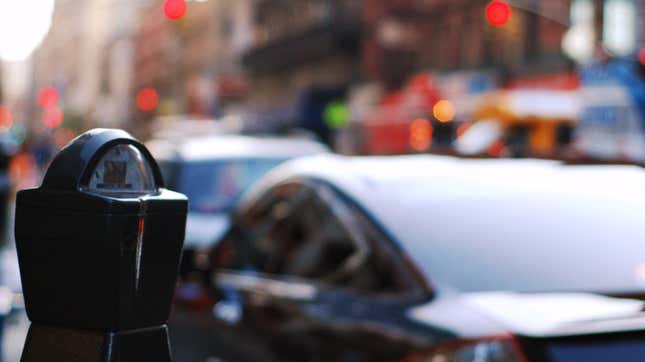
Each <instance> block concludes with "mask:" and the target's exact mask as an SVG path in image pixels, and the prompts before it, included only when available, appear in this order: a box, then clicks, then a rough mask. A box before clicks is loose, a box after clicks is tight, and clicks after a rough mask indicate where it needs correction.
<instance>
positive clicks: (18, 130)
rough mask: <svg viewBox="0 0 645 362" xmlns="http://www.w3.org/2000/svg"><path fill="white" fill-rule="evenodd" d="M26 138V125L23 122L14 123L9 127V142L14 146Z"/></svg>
mask: <svg viewBox="0 0 645 362" xmlns="http://www.w3.org/2000/svg"><path fill="white" fill-rule="evenodd" d="M26 139H27V127H26V126H25V125H23V124H14V125H13V127H11V129H9V142H10V143H11V144H12V145H13V146H14V147H19V146H20V145H22V144H23V143H25V140H26Z"/></svg>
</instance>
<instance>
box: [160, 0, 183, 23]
mask: <svg viewBox="0 0 645 362" xmlns="http://www.w3.org/2000/svg"><path fill="white" fill-rule="evenodd" d="M186 8H187V6H186V0H166V2H165V3H164V6H163V11H164V14H166V17H167V18H168V19H170V20H179V19H181V18H182V17H183V16H184V15H185V14H186Z"/></svg>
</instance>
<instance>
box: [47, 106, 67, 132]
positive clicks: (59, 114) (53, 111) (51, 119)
mask: <svg viewBox="0 0 645 362" xmlns="http://www.w3.org/2000/svg"><path fill="white" fill-rule="evenodd" d="M43 123H44V124H45V126H46V127H47V128H57V127H59V126H60V125H61V124H63V111H62V110H61V109H60V108H58V107H54V108H50V109H46V110H45V111H44V112H43Z"/></svg>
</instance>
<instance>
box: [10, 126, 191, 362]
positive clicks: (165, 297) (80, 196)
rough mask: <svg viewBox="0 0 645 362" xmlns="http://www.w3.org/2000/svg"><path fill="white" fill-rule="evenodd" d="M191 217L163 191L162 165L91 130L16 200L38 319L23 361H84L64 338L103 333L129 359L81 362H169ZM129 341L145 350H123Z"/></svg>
mask: <svg viewBox="0 0 645 362" xmlns="http://www.w3.org/2000/svg"><path fill="white" fill-rule="evenodd" d="M186 213H187V199H186V197H185V196H184V195H181V194H178V193H175V192H173V191H170V190H167V189H165V188H164V187H163V180H162V178H161V173H160V171H159V168H158V166H157V164H156V162H155V160H154V159H153V158H152V156H151V155H150V153H149V152H148V151H147V149H146V148H145V147H144V146H143V145H142V144H141V143H139V142H138V141H136V140H135V139H133V138H132V137H131V136H130V135H129V134H127V133H126V132H123V131H119V130H94V131H90V132H88V133H86V134H84V135H82V136H79V137H78V138H76V139H75V140H74V141H72V142H71V143H70V144H69V145H68V146H67V147H66V148H64V149H63V150H61V152H60V153H59V154H58V155H57V156H56V158H55V159H54V160H53V161H52V163H51V165H50V167H49V169H48V170H47V173H46V175H45V178H44V180H43V184H42V185H41V186H40V187H39V188H37V189H31V190H23V191H20V192H19V193H18V196H17V202H16V228H15V232H16V247H17V251H18V257H19V262H20V272H21V277H22V283H23V292H24V298H25V305H26V309H27V314H28V316H29V318H30V320H31V321H32V326H31V327H30V332H29V333H30V337H29V338H28V340H27V344H26V345H25V349H24V352H23V359H22V360H23V361H26V362H30V361H43V360H48V361H72V360H74V361H75V360H79V359H70V356H69V355H65V354H64V353H63V352H61V350H60V349H58V348H57V346H56V345H57V344H60V342H58V338H63V337H60V336H61V335H62V336H66V337H65V338H68V339H67V340H69V338H72V337H70V333H71V334H72V335H73V333H78V332H79V331H88V333H90V332H89V331H92V332H91V333H93V334H92V335H93V336H95V335H96V332H97V331H99V332H101V333H102V334H101V338H99V339H95V340H94V341H95V342H96V345H95V349H96V350H100V351H101V353H102V355H104V356H114V355H115V353H116V355H120V356H129V357H130V358H129V359H127V358H126V359H117V360H108V359H97V358H94V357H90V356H86V357H85V358H83V359H81V360H84V361H90V362H91V361H120V360H124V361H125V360H150V357H151V356H150V353H152V352H151V349H152V350H154V351H156V352H155V353H158V354H154V358H153V360H155V361H169V360H170V353H169V349H168V337H167V328H166V326H165V323H166V321H167V319H168V315H169V312H170V304H171V299H172V295H173V292H174V286H175V282H176V277H177V270H178V265H179V256H180V253H181V248H182V245H183V240H184V233H185V223H186ZM52 330H53V331H56V333H55V335H54V336H52V335H51V334H52V332H51V331H52ZM71 331H74V332H71ZM63 339H64V338H63ZM115 341H121V342H122V343H116V342H115ZM135 341H136V343H135ZM128 343H135V344H134V345H141V348H139V347H137V348H134V349H132V348H130V349H127V350H126V347H125V346H126V345H130V346H132V345H133V344H128ZM142 350H145V354H144V355H141V356H139V355H137V353H139V352H141V351H142ZM61 353H63V354H62V355H61ZM74 353H79V351H75V352H74ZM142 353H143V352H142ZM51 356H56V357H55V358H53V357H51ZM144 356H145V357H144ZM139 357H141V358H139ZM52 358H53V359H52Z"/></svg>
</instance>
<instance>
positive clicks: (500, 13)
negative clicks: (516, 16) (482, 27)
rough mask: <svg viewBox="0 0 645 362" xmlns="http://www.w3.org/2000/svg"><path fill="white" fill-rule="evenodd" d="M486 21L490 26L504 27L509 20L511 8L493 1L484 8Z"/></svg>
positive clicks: (496, 0)
mask: <svg viewBox="0 0 645 362" xmlns="http://www.w3.org/2000/svg"><path fill="white" fill-rule="evenodd" d="M486 19H488V22H489V23H490V24H491V25H494V26H504V25H506V23H508V21H509V20H510V19H511V7H510V6H509V5H508V4H507V3H506V2H504V1H501V0H493V1H491V2H490V3H488V5H487V6H486Z"/></svg>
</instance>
